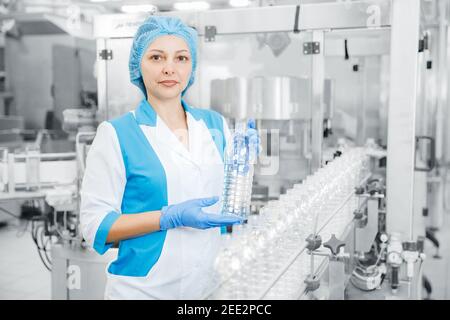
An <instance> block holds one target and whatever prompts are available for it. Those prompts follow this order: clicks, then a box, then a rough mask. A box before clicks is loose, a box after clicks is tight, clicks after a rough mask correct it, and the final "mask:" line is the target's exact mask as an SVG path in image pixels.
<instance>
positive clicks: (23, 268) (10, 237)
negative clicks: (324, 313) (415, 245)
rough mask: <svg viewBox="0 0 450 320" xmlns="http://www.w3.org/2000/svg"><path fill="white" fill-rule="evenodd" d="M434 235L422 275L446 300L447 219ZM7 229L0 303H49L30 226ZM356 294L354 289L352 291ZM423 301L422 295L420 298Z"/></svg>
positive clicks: (11, 224)
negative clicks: (437, 255) (437, 248)
mask: <svg viewBox="0 0 450 320" xmlns="http://www.w3.org/2000/svg"><path fill="white" fill-rule="evenodd" d="M445 218H446V219H445V226H444V228H442V230H441V231H439V232H438V233H437V236H438V239H439V241H440V244H441V248H440V255H441V256H442V258H441V259H434V258H433V255H434V254H435V249H434V248H433V247H432V246H431V244H430V242H429V241H427V242H426V246H425V252H426V254H427V260H426V262H425V264H424V274H425V275H426V276H427V277H428V279H429V280H430V282H431V284H432V287H433V293H432V295H431V299H439V300H440V299H450V215H446V216H445ZM0 221H8V226H7V227H3V228H0V253H1V254H0V300H11V299H13V300H35V299H37V300H42V299H51V273H50V271H48V270H47V269H46V268H45V267H44V265H43V263H42V262H41V260H40V258H39V255H38V252H37V249H36V247H35V244H34V242H33V240H32V238H31V234H30V225H28V226H26V223H25V222H23V221H19V220H17V219H12V218H9V219H5V218H4V216H2V215H0ZM355 290H358V289H355ZM352 295H353V298H356V299H380V298H382V297H381V296H380V297H378V295H377V294H376V292H372V293H364V292H362V291H359V292H358V291H353V294H352ZM424 297H425V294H424Z"/></svg>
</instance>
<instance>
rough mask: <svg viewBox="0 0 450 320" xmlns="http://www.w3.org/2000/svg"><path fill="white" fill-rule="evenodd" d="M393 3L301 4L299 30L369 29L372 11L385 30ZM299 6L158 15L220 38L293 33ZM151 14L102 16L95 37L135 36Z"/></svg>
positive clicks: (379, 0) (383, 0) (378, 0)
mask: <svg viewBox="0 0 450 320" xmlns="http://www.w3.org/2000/svg"><path fill="white" fill-rule="evenodd" d="M391 2H392V0H366V1H352V2H351V4H348V3H345V2H344V1H342V2H328V3H310V4H302V5H300V10H299V15H298V27H297V30H298V31H311V30H327V29H358V28H362V29H367V28H368V19H369V18H370V16H371V14H372V13H371V10H370V8H373V6H376V8H378V9H377V10H379V12H378V13H379V18H380V21H379V22H380V24H379V26H377V27H375V28H374V29H376V28H382V27H385V26H389V25H390V24H391V13H390V9H391ZM296 10H297V6H295V5H286V6H266V7H252V8H243V9H226V10H208V11H200V12H194V11H189V12H182V11H171V12H161V13H158V14H159V15H169V16H170V15H173V16H177V17H179V18H181V19H182V20H183V21H185V22H186V23H187V24H189V25H191V26H193V27H195V28H196V29H197V32H198V33H199V35H200V36H204V35H205V28H206V27H207V26H215V27H216V32H217V33H216V34H217V35H224V34H242V33H255V32H281V31H293V30H294V26H295V20H296V19H295V16H296ZM147 16H148V14H111V15H101V16H98V17H96V18H95V20H94V37H95V38H126V37H132V36H133V35H134V33H135V32H136V30H137V28H138V26H139V25H140V24H141V23H142V21H144V20H145V18H146V17H147Z"/></svg>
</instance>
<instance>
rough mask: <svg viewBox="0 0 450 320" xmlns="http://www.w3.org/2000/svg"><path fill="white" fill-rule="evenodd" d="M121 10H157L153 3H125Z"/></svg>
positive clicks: (126, 11)
mask: <svg viewBox="0 0 450 320" xmlns="http://www.w3.org/2000/svg"><path fill="white" fill-rule="evenodd" d="M120 10H121V11H122V12H125V13H138V12H156V6H154V5H151V4H136V5H124V6H122V7H120Z"/></svg>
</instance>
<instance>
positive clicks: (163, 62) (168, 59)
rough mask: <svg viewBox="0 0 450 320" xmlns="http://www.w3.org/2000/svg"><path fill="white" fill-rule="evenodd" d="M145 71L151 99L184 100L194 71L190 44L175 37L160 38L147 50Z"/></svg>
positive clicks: (143, 71) (143, 74) (144, 63)
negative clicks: (185, 91) (182, 95)
mask: <svg viewBox="0 0 450 320" xmlns="http://www.w3.org/2000/svg"><path fill="white" fill-rule="evenodd" d="M141 70H142V77H143V80H144V84H145V88H146V89H147V96H149V95H152V96H154V97H156V98H158V99H160V100H166V99H172V98H175V97H178V96H180V95H181V92H182V91H183V90H184V89H185V88H186V86H187V84H188V82H189V78H190V75H191V71H192V60H191V53H190V51H189V47H188V45H187V43H186V42H185V41H184V40H183V39H181V38H179V37H177V36H173V35H165V36H161V37H159V38H157V39H156V40H155V41H153V42H152V43H151V44H150V46H149V47H148V48H147V51H146V52H145V54H144V56H143V58H142V62H141Z"/></svg>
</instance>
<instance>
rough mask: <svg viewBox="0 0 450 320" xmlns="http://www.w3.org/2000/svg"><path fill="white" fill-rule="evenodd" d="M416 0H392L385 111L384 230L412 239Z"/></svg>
mask: <svg viewBox="0 0 450 320" xmlns="http://www.w3.org/2000/svg"><path fill="white" fill-rule="evenodd" d="M419 25H420V0H394V1H393V8H392V31H391V62H390V63H391V71H390V101H389V111H388V156H387V178H386V180H387V183H386V186H387V189H386V192H387V212H388V215H387V231H388V233H392V232H399V233H401V234H402V235H403V236H404V237H406V239H404V240H414V238H413V237H414V233H413V224H414V214H413V203H414V159H415V136H416V131H415V130H416V103H417V101H416V100H417V94H416V92H417V73H418V70H417V68H418V54H417V52H418V43H419Z"/></svg>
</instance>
